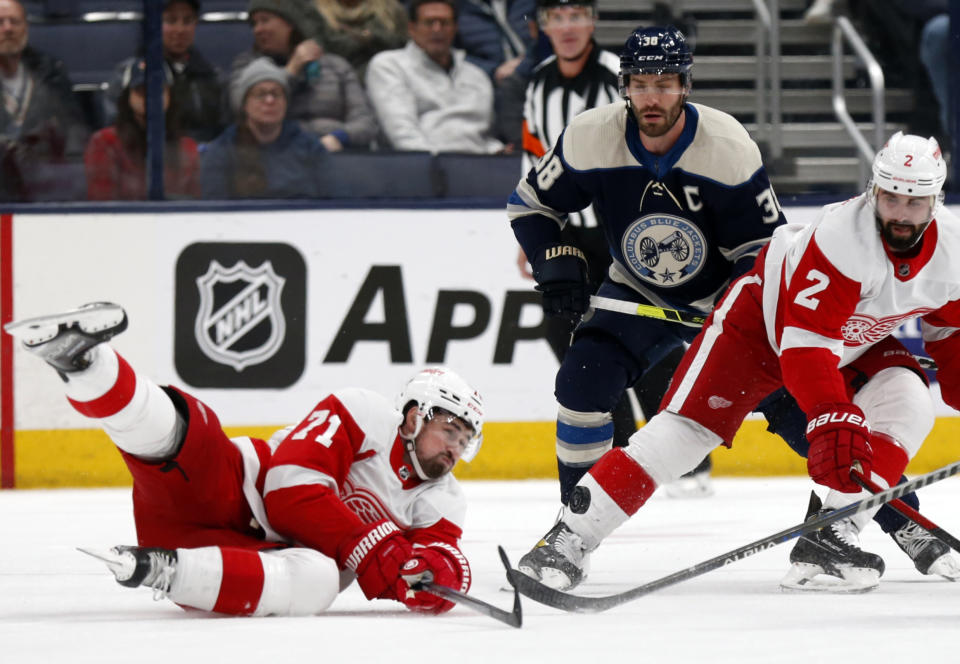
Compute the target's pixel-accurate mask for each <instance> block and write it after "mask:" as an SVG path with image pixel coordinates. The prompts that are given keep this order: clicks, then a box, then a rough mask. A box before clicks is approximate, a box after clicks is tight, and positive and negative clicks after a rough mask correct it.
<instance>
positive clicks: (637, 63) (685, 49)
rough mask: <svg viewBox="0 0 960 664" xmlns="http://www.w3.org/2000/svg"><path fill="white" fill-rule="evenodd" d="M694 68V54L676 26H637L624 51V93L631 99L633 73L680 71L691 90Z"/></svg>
mask: <svg viewBox="0 0 960 664" xmlns="http://www.w3.org/2000/svg"><path fill="white" fill-rule="evenodd" d="M692 69H693V53H692V52H691V51H690V47H689V46H688V45H687V38H686V37H684V36H683V33H682V32H680V31H679V30H677V29H676V28H675V27H673V26H672V25H667V26H654V27H650V28H637V29H636V30H634V31H633V33H632V34H631V35H630V36H629V37H627V41H626V43H625V44H624V45H623V50H622V51H621V52H620V76H619V77H618V78H619V84H620V95H621V96H622V97H623V98H624V99H626V98H627V87H628V84H629V82H630V74H680V82H681V84H682V85H683V87H684V89H687V90H689V89H690V85H691V83H692V82H693V77H692V73H691V71H692Z"/></svg>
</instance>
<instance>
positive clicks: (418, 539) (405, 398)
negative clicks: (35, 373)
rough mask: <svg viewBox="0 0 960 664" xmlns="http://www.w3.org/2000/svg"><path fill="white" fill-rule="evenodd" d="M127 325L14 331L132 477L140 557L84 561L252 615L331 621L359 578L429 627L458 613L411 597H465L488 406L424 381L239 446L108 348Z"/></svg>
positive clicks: (69, 322)
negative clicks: (470, 482)
mask: <svg viewBox="0 0 960 664" xmlns="http://www.w3.org/2000/svg"><path fill="white" fill-rule="evenodd" d="M126 326H127V316H126V313H125V312H124V310H123V309H122V308H121V307H119V306H117V305H113V304H108V303H97V304H94V305H89V306H86V307H81V308H80V309H77V310H73V311H69V312H65V313H62V314H54V315H51V316H42V317H39V318H33V319H27V320H23V321H19V322H15V323H11V324H8V325H7V326H6V330H7V332H9V333H10V334H12V335H13V336H15V337H17V338H19V339H20V340H21V342H22V345H23V346H24V348H26V349H27V350H28V351H30V352H31V353H33V354H34V355H36V356H38V357H40V358H42V359H44V360H45V361H46V362H47V363H48V364H49V365H50V366H52V367H53V368H54V369H56V370H57V372H58V373H59V374H60V376H61V378H62V379H63V381H64V390H65V392H66V396H67V399H68V401H69V402H70V404H71V405H72V406H73V408H74V409H75V410H77V411H78V412H79V413H81V414H83V415H85V416H87V417H90V418H92V419H94V420H96V422H97V423H98V424H99V425H100V426H101V427H103V429H104V430H105V431H106V432H107V433H108V434H109V435H110V437H111V439H112V440H113V442H114V443H115V444H116V446H117V448H118V449H119V451H120V453H121V455H122V456H123V459H124V461H125V463H126V464H127V467H128V469H129V470H130V473H131V475H132V476H133V508H134V521H135V524H136V530H137V540H138V542H137V545H136V546H117V547H114V548H113V549H104V550H87V552H88V553H91V555H94V556H96V557H98V558H100V559H101V560H103V561H104V562H105V563H106V564H107V567H108V568H109V569H110V570H111V571H112V572H113V573H114V575H115V576H116V579H117V581H118V582H119V583H120V584H121V585H124V586H129V587H137V586H148V587H151V588H153V589H154V591H155V592H154V597H155V598H162V597H167V598H169V599H170V600H172V601H174V602H176V603H177V604H180V605H181V606H188V607H193V608H197V609H202V610H206V611H214V612H218V613H226V614H234V615H255V616H261V615H311V614H315V613H319V612H322V611H324V610H326V609H327V608H328V607H329V606H330V604H331V603H332V602H333V601H334V599H335V598H336V596H337V594H338V593H339V592H340V590H341V589H342V588H343V587H345V586H346V585H348V584H349V583H350V582H351V581H352V579H353V578H354V577H356V579H357V580H358V583H359V586H360V588H361V590H362V591H363V592H364V594H365V595H366V597H367V598H368V599H375V598H380V599H390V600H397V601H400V602H402V603H403V604H405V605H406V606H407V607H409V608H410V609H412V610H415V611H422V612H427V613H441V612H443V611H446V610H449V609H450V608H452V607H453V604H451V603H450V602H448V601H446V600H444V599H441V598H439V597H437V596H435V595H432V594H430V593H428V592H425V591H419V590H416V589H414V586H416V584H417V582H418V581H420V580H422V579H424V578H427V575H429V576H430V578H432V580H433V582H434V583H437V584H440V585H445V586H448V587H451V588H454V589H456V590H459V591H461V592H466V591H467V589H468V588H469V587H470V566H469V563H468V562H467V559H466V557H465V556H464V555H463V553H462V552H461V551H460V548H459V540H460V537H461V535H462V524H463V519H464V514H465V511H466V505H465V500H464V495H463V492H462V490H461V489H460V487H459V485H458V484H457V481H456V480H455V479H454V477H453V476H452V475H451V474H450V471H451V470H452V469H453V467H454V465H456V463H457V462H458V461H459V460H460V459H464V460H467V461H469V460H470V459H472V458H473V456H474V455H475V454H476V452H477V450H478V449H479V446H480V442H481V428H482V426H483V401H482V400H481V397H480V395H479V394H478V393H477V392H476V391H475V390H474V389H473V388H471V387H470V386H469V385H468V384H467V383H466V382H465V381H464V380H463V379H461V378H460V377H459V376H457V375H456V374H455V373H453V372H452V371H449V370H448V369H444V368H436V369H425V370H423V371H421V372H419V373H417V374H416V375H415V376H414V377H413V378H412V379H411V380H410V381H409V382H408V383H407V385H406V386H405V387H404V388H403V390H402V391H401V392H400V395H399V397H398V399H397V401H396V403H395V404H394V403H391V402H390V401H389V400H387V399H385V398H384V397H382V396H380V395H378V394H376V393H373V392H370V391H369V390H364V389H359V388H353V389H341V390H337V391H335V392H332V393H331V394H329V395H328V396H326V397H324V398H323V399H321V401H320V402H319V403H318V404H317V405H316V407H315V408H314V409H313V410H312V411H311V412H310V413H309V414H308V415H307V417H306V418H305V419H304V420H303V421H302V422H300V423H299V424H297V425H296V426H291V427H288V428H287V429H284V430H282V431H278V432H277V433H276V434H274V436H273V437H272V438H271V439H270V440H269V441H264V440H259V439H256V438H249V437H238V438H233V439H229V438H227V436H226V434H224V432H223V431H222V429H221V427H220V423H219V421H218V419H217V416H216V414H215V413H214V412H213V411H212V410H211V409H210V408H209V407H208V406H206V405H205V404H203V403H201V402H200V401H199V400H197V399H195V398H194V397H192V396H191V395H189V394H187V393H186V392H183V391H181V390H178V389H176V388H173V387H160V386H158V385H157V384H155V383H154V382H153V381H151V380H150V379H149V378H147V377H145V376H143V375H141V374H139V373H137V372H135V371H134V370H133V369H132V368H131V367H130V365H129V364H127V362H126V361H125V360H124V359H123V357H122V356H120V355H119V354H118V353H117V352H116V351H115V350H114V349H113V348H112V347H110V346H109V345H108V344H107V343H105V342H106V341H108V340H109V339H110V338H112V337H113V336H114V335H116V334H119V333H120V332H122V331H123V330H124V329H126Z"/></svg>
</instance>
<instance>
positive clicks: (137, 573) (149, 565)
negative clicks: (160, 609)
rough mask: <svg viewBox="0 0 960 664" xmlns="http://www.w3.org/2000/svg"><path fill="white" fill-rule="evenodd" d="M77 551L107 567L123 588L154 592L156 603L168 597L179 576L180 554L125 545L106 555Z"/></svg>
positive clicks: (98, 551)
mask: <svg viewBox="0 0 960 664" xmlns="http://www.w3.org/2000/svg"><path fill="white" fill-rule="evenodd" d="M77 549H78V550H79V551H82V552H83V553H85V554H87V555H89V556H93V557H94V558H96V559H98V560H101V561H103V562H104V563H106V565H107V568H108V569H109V570H110V571H111V572H113V575H114V577H116V579H117V583H119V584H120V585H121V586H126V587H127V588H137V587H138V586H147V587H148V588H153V598H154V599H156V600H159V599H163V598H164V597H166V596H167V593H168V592H170V584H172V583H173V577H174V575H175V574H176V572H177V552H176V551H171V550H169V549H156V548H147V547H142V546H124V545H120V546H115V547H113V548H112V549H108V550H106V551H100V550H95V549H84V548H81V547H77Z"/></svg>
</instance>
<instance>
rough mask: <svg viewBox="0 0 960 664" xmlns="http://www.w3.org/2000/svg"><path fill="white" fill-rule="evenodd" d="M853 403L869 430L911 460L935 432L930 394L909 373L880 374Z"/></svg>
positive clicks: (891, 370)
mask: <svg viewBox="0 0 960 664" xmlns="http://www.w3.org/2000/svg"><path fill="white" fill-rule="evenodd" d="M853 402H854V403H855V404H856V405H858V406H859V407H860V408H861V409H862V410H863V413H864V415H866V417H867V422H869V423H870V430H871V431H873V432H876V433H881V434H885V435H887V436H889V437H890V438H892V439H893V440H895V441H896V442H897V443H899V444H900V446H902V447H903V449H904V450H905V451H906V453H907V455H908V459H912V458H913V456H914V455H915V454H916V453H917V451H918V450H919V449H920V446H921V445H922V444H923V441H924V440H926V438H927V436H928V435H930V431H931V430H932V429H933V423H934V408H933V399H932V397H931V396H930V390H929V388H928V387H927V386H926V385H924V383H923V380H922V379H921V378H920V377H919V376H918V375H917V374H915V373H914V372H913V371H911V370H910V369H906V368H904V367H891V368H889V369H884V370H883V371H880V372H879V373H877V374H876V375H875V376H873V377H872V378H870V380H868V381H867V383H866V384H865V385H864V386H863V387H862V388H861V389H860V391H859V392H857V394H856V396H854V398H853ZM897 477H899V473H898V474H897ZM893 481H896V478H894V479H893Z"/></svg>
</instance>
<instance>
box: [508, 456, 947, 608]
mask: <svg viewBox="0 0 960 664" xmlns="http://www.w3.org/2000/svg"><path fill="white" fill-rule="evenodd" d="M958 472H960V461H958V462H955V463H952V464H950V465H949V466H944V467H943V468H940V469H938V470H934V471H932V472H929V473H927V474H926V475H920V476H919V477H915V478H914V479H912V480H910V481H909V482H906V483H904V484H898V485H896V486H894V487H891V488H889V489H886V490H884V491H881V492H880V493H877V494H875V495H873V496H868V497H867V498H864V499H862V500H858V501H857V502H855V503H851V504H850V505H846V506H845V507H841V508H839V509H836V510H834V511H832V512H827V513H826V514H822V515H820V516H818V517H815V518H812V519H809V520H807V521H804V522H803V523H800V524H798V525H796V526H793V527H792V528H787V529H786V530H781V531H780V532H778V533H775V534H773V535H770V536H769V537H764V538H763V539H759V540H757V541H755V542H751V543H750V544H746V545H744V546H741V547H740V548H738V549H734V550H733V551H728V552H727V553H723V554H720V555H719V556H716V557H715V558H711V559H710V560H705V561H703V562H702V563H697V564H696V565H693V566H691V567H687V568H686V569H682V570H680V571H679V572H674V573H673V574H669V575H667V576H665V577H662V578H660V579H656V580H654V581H651V582H649V583H645V584H643V585H640V586H637V587H635V588H630V589H629V590H625V591H623V592H621V593H617V594H615V595H606V596H603V597H584V596H582V595H573V594H570V593H566V592H563V591H560V590H554V589H553V588H551V587H549V586H545V585H544V584H542V583H540V582H539V581H537V580H536V579H532V578H530V577H529V576H527V575H526V574H524V573H523V572H521V571H519V570H516V569H513V568H512V567H510V566H509V565H508V564H507V563H505V566H506V567H507V579H508V580H509V581H510V583H511V585H513V587H514V588H515V589H516V590H518V591H519V592H520V594H521V595H524V596H526V597H529V598H530V599H532V600H533V601H535V602H539V603H540V604H546V605H547V606H552V607H553V608H555V609H560V610H562V611H573V612H578V613H598V612H600V611H606V610H607V609H612V608H613V607H615V606H620V605H621V604H626V603H627V602H630V601H632V600H635V599H637V598H639V597H643V596H644V595H648V594H650V593H652V592H654V591H657V590H660V589H662V588H666V587H668V586H672V585H675V584H677V583H681V582H683V581H687V580H688V579H692V578H695V577H698V576H700V575H702V574H706V573H707V572H710V571H712V570H715V569H717V568H718V567H723V566H725V565H729V564H731V563H735V562H737V561H738V560H743V559H744V558H748V557H750V556H752V555H754V554H757V553H760V552H761V551H766V550H767V549H771V548H773V547H775V546H777V545H778V544H783V543H784V542H789V541H790V540H792V539H795V538H797V537H800V536H801V535H805V534H807V533H810V532H813V531H816V530H820V529H821V528H823V527H825V526H828V525H830V524H831V523H833V522H835V521H839V520H841V519H845V518H847V517H850V516H852V515H854V514H856V513H858V512H862V511H864V510H869V509H872V508H874V507H877V506H879V505H882V504H884V503H886V502H888V501H890V500H893V499H895V498H900V497H901V496H903V495H905V494H907V493H910V492H911V491H915V490H916V489H919V488H921V487H924V486H927V485H929V484H933V483H934V482H939V481H940V480H942V479H946V478H947V477H951V476H952V475H956V474H957V473H958Z"/></svg>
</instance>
